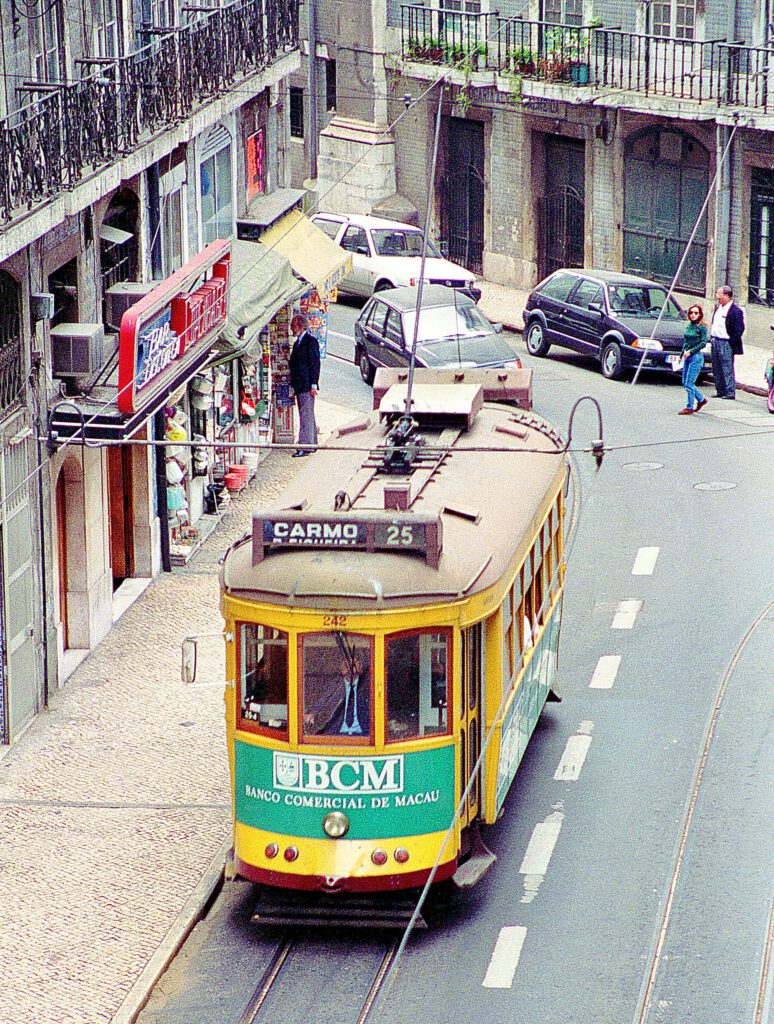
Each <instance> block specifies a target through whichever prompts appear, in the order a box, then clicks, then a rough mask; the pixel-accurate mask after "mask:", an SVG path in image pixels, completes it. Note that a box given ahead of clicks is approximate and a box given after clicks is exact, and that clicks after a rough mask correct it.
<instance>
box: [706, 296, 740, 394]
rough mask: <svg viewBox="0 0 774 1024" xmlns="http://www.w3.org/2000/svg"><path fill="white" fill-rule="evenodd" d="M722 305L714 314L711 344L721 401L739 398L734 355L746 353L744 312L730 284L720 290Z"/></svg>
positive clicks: (719, 301)
mask: <svg viewBox="0 0 774 1024" xmlns="http://www.w3.org/2000/svg"><path fill="white" fill-rule="evenodd" d="M715 297H716V298H717V300H718V304H717V306H716V307H715V312H714V313H713V314H712V325H711V327H710V342H711V345H712V376H713V377H714V378H715V394H716V395H717V397H718V398H728V399H734V398H736V376H735V374H734V356H740V355H742V353H743V352H744V348H743V346H742V335H743V334H744V313H743V312H742V310H741V309H740V308H739V306H737V304H736V303H735V302H734V301H733V298H734V293H733V291H732V289H731V288H729V286H728V285H727V284H725V285H723V287H722V288H718V290H717V293H716V296H715Z"/></svg>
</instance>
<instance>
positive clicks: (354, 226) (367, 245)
mask: <svg viewBox="0 0 774 1024" xmlns="http://www.w3.org/2000/svg"><path fill="white" fill-rule="evenodd" d="M356 231H359V232H360V233H361V234H362V235H363V238H364V239H365V250H366V251H365V252H361V251H360V250H359V249H348V248H347V246H346V245H345V244H344V243H345V241H346V240H347V235H348V234H350V232H352V233H354V232H356ZM339 245H340V246H341V248H342V249H344V250H345V251H346V252H351V253H353V254H354V255H355V256H370V255H371V246H370V241H369V238H368V232H367V231H366V229H365V228H364V227H361V226H360V224H347V227H346V229H345V230H344V233H343V234H342V236H341V241H340V242H339Z"/></svg>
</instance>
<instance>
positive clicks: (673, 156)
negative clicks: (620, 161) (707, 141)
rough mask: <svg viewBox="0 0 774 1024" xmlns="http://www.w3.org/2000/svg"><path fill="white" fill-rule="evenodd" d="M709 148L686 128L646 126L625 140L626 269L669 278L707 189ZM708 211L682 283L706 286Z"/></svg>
mask: <svg viewBox="0 0 774 1024" xmlns="http://www.w3.org/2000/svg"><path fill="white" fill-rule="evenodd" d="M709 163H710V157H709V152H708V150H707V149H706V148H705V147H704V146H702V144H701V143H700V142H697V140H696V139H694V138H692V137H691V136H690V135H687V134H686V133H684V132H681V131H676V130H675V129H672V128H668V129H667V128H648V129H646V130H645V131H642V132H639V133H638V134H636V135H633V136H632V137H631V138H630V139H629V140H628V141H627V144H626V155H625V163H624V260H623V262H624V270H625V271H628V272H629V273H633V274H642V275H643V276H644V277H651V278H655V279H656V280H657V281H665V282H667V281H671V280H672V278H673V277H674V275H675V272H676V271H677V267H678V265H679V263H680V260H681V258H682V256H683V252H684V251H685V247H686V244H687V242H688V239H689V237H690V235H691V232H692V231H693V228H694V225H695V223H696V218H697V217H698V215H699V212H700V210H701V207H702V204H703V202H704V199H705V197H706V194H707V187H708V183H709ZM706 270H707V216H706V212H705V214H704V216H703V217H702V219H701V223H700V224H699V228H698V231H697V232H696V238H695V239H694V242H693V244H692V245H691V249H690V251H689V253H688V256H687V258H686V261H685V265H684V266H683V270H682V272H681V275H680V281H679V282H678V283H679V285H680V286H681V287H683V288H687V289H689V290H691V291H700V292H703V291H704V289H705V283H706Z"/></svg>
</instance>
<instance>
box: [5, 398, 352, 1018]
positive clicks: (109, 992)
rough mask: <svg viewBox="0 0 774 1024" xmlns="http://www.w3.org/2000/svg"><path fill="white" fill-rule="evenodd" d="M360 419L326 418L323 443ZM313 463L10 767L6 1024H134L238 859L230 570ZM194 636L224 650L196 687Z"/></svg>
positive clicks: (63, 697)
mask: <svg viewBox="0 0 774 1024" xmlns="http://www.w3.org/2000/svg"><path fill="white" fill-rule="evenodd" d="M351 417H352V412H351V410H350V409H347V408H344V407H342V406H337V405H333V404H332V403H328V402H318V423H319V424H320V428H321V437H324V436H325V433H327V432H329V431H330V430H332V429H333V428H334V427H335V426H338V425H339V424H341V423H343V422H345V421H347V420H349V419H351ZM299 464H301V465H303V463H300V460H296V461H294V460H293V459H291V458H290V455H289V453H285V452H272V453H270V454H269V455H268V457H267V458H266V459H265V461H264V462H263V463H262V464H261V465H260V466H259V467H258V470H257V474H256V479H255V481H254V482H253V484H252V485H251V486H250V487H249V488H247V489H246V490H245V491H244V492H243V493H242V494H241V495H240V496H239V497H238V498H236V499H235V500H234V501H233V502H232V505H231V509H230V511H229V512H228V513H227V514H226V515H224V519H223V522H222V523H221V524H220V526H219V528H218V529H217V530H216V531H215V532H214V533H213V535H212V536H211V537H210V538H209V539H208V541H207V542H206V543H205V544H204V545H203V547H202V549H201V550H200V551H199V552H198V553H197V555H196V556H195V557H194V558H193V559H192V560H191V562H190V563H189V565H187V566H186V567H185V568H181V569H176V570H175V571H174V572H173V573H171V574H162V575H161V576H159V577H158V578H157V579H156V580H154V582H153V583H152V584H151V586H150V587H149V588H148V589H147V590H146V591H145V593H144V594H143V595H142V596H141V597H140V598H139V599H138V600H137V602H136V603H135V604H134V605H133V606H132V607H131V608H129V609H128V611H126V612H125V614H124V615H123V617H122V618H121V619H120V620H119V622H118V623H117V624H116V625H115V626H114V628H113V630H112V631H111V633H110V634H109V635H108V637H107V638H106V639H105V640H104V641H103V642H102V643H101V644H100V645H99V647H97V648H96V650H95V651H93V652H92V653H91V654H90V655H89V657H88V658H87V659H86V660H85V661H84V662H83V664H82V665H81V666H80V667H79V668H78V669H77V671H76V672H75V673H74V674H73V676H71V678H70V679H69V680H68V682H67V684H66V686H65V687H64V688H62V689H60V690H58V691H56V692H55V693H54V694H53V695H52V697H51V704H50V707H49V708H48V709H47V710H44V711H43V712H41V714H40V715H39V716H38V718H37V719H36V720H35V721H34V722H33V723H32V725H31V726H30V728H29V729H28V730H27V732H26V733H25V734H24V736H23V737H22V738H21V739H20V740H19V741H18V742H17V743H16V745H15V746H13V747H12V748H10V749H9V750H8V751H7V752H6V754H5V756H4V757H3V758H2V760H0V907H1V908H2V910H1V911H0V920H1V921H2V924H1V926H0V1022H2V1024H98V1022H100V1021H104V1022H110V1021H115V1022H116V1024H118V1022H119V1021H120V1022H126V1024H128V1022H129V1021H131V1020H132V1019H133V1018H134V1015H135V1012H136V1011H137V1010H138V1008H139V1005H140V1001H141V1000H142V998H143V997H144V996H145V995H146V994H147V990H148V989H149V987H150V986H151V985H152V983H153V980H154V978H155V976H157V975H158V974H159V973H160V971H161V970H162V969H163V966H164V963H165V961H166V959H168V958H169V957H170V956H171V955H172V954H173V953H174V950H175V947H176V945H177V944H178V943H179V941H180V940H181V939H182V937H183V936H184V934H185V930H186V928H187V927H190V926H191V925H192V924H193V923H194V921H195V915H196V912H197V910H198V907H199V906H201V905H202V904H203V903H204V901H205V899H206V896H207V889H210V890H211V889H212V887H213V886H214V885H215V884H216V881H217V879H218V877H219V874H220V870H221V868H222V865H223V858H224V855H225V851H226V850H227V848H228V846H229V845H230V814H229V799H230V798H229V783H228V766H227V759H226V748H225V742H224V724H223V681H224V676H223V650H222V639H221V638H220V637H219V636H218V635H217V634H219V633H220V631H221V629H222V620H221V617H220V612H219V609H218V578H217V577H218V559H219V558H220V557H221V555H222V553H223V551H224V550H225V548H226V546H227V545H228V544H230V543H231V542H232V541H233V540H235V539H236V538H237V537H239V536H241V535H242V534H243V533H244V532H245V530H246V529H247V528H248V525H249V522H250V516H251V513H252V511H253V509H254V508H259V507H267V506H271V505H272V504H273V503H274V501H275V499H276V497H277V495H278V493H279V492H280V490H281V489H282V488H283V487H284V485H285V484H286V483H287V482H288V481H289V480H290V479H291V478H292V477H293V475H294V474H295V472H296V471H297V469H298V468H299ZM194 633H211V634H212V633H214V634H216V636H214V637H212V639H211V640H209V641H207V642H203V645H202V650H201V654H202V656H201V657H200V660H199V674H198V679H197V682H196V683H195V684H194V685H192V686H186V685H184V684H183V683H182V682H181V681H180V641H181V639H182V638H183V637H184V636H186V635H189V634H194ZM122 1004H123V1005H122Z"/></svg>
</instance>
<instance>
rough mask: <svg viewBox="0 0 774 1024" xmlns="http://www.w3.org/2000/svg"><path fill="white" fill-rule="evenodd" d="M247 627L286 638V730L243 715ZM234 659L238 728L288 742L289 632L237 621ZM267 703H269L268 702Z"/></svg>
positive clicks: (289, 707)
mask: <svg viewBox="0 0 774 1024" xmlns="http://www.w3.org/2000/svg"><path fill="white" fill-rule="evenodd" d="M245 626H256V627H257V626H263V628H264V629H271V630H274V631H275V632H276V633H282V634H283V635H284V637H285V696H286V698H287V699H286V706H287V718H286V721H285V728H284V729H273V728H271V726H268V725H262V724H261V723H260V722H255V721H253V720H252V719H250V718H244V717H243V714H242V702H243V692H242V686H243V682H244V680H243V678H242V643H243V640H242V630H243V627H245ZM234 637H235V639H234V657H235V666H236V668H235V672H234V686H235V689H236V706H237V715H236V727H237V729H241V730H243V731H245V732H250V733H253V734H254V735H256V736H268V737H271V738H272V739H275V740H282V741H284V742H287V741H288V739H289V735H290V734H289V729H290V709H291V703H290V633H289V632H288V630H285V629H279V628H278V627H277V626H267V625H266V623H265V622H253V621H249V620H242V619H240V620H237V621H236V622H235V623H234ZM266 703H269V702H268V701H267V702H266Z"/></svg>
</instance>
